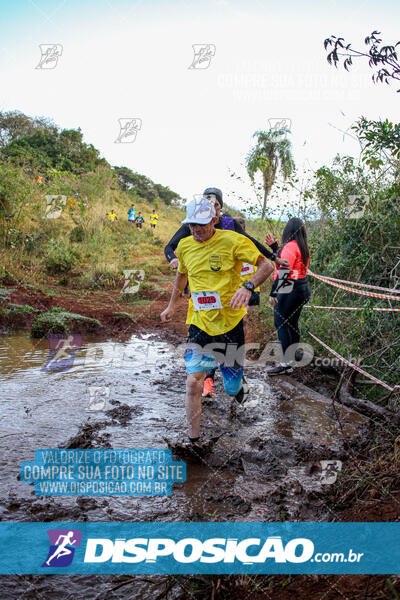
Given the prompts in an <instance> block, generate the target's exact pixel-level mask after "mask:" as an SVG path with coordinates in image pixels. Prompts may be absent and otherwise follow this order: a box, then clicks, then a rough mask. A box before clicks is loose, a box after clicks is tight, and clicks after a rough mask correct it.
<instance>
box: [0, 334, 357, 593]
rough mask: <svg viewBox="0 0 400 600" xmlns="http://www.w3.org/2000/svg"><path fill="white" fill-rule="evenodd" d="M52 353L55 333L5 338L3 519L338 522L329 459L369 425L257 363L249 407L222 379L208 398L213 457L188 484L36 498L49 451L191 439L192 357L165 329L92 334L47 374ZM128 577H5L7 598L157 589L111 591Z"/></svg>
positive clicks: (1, 345)
mask: <svg viewBox="0 0 400 600" xmlns="http://www.w3.org/2000/svg"><path fill="white" fill-rule="evenodd" d="M48 354H49V347H48V341H47V340H32V339H31V338H30V337H29V336H28V334H27V333H26V332H24V333H13V334H12V335H3V336H1V337H0V366H1V375H0V383H1V388H2V395H1V397H2V419H1V421H0V463H1V464H0V468H1V473H2V477H1V483H0V487H1V492H0V498H1V507H0V518H1V520H3V521H280V520H282V519H287V520H318V521H319V520H330V518H331V515H330V512H329V502H327V493H328V492H329V485H327V484H326V483H324V480H323V479H322V478H321V471H322V469H321V462H320V461H321V460H335V459H336V460H342V461H344V462H345V461H346V457H347V452H348V450H347V448H348V446H347V444H349V445H350V446H355V445H357V443H358V440H359V439H360V438H362V437H363V435H364V433H365V431H366V427H367V421H366V419H365V418H364V417H362V416H360V415H358V414H357V413H355V412H353V411H351V410H350V409H347V408H345V407H340V408H336V413H335V411H334V410H333V408H332V404H331V402H330V400H328V399H327V398H325V397H323V396H321V395H320V394H318V393H316V392H313V391H312V390H310V389H309V388H307V387H306V386H303V385H302V384H300V383H298V382H295V381H294V380H292V379H290V377H280V378H277V379H274V380H269V379H268V377H267V376H266V374H265V370H264V369H260V368H254V367H253V368H251V367H250V368H248V370H247V379H248V382H249V385H250V397H249V400H248V402H247V403H246V404H245V405H244V406H237V407H235V406H233V403H232V401H231V399H230V398H229V397H228V396H226V395H225V394H224V392H223V389H222V385H221V379H220V376H217V379H216V392H217V396H216V398H213V399H207V400H204V401H203V416H202V431H203V432H204V435H205V437H206V439H208V440H210V452H209V454H208V455H207V456H206V457H205V459H204V463H203V464H201V465H197V464H192V463H188V464H187V481H186V482H185V483H175V484H173V492H172V494H171V495H170V496H167V497H162V496H148V497H146V496H143V497H112V496H104V497H78V498H76V497H60V496H57V497H37V496H35V494H34V492H33V486H32V485H30V484H28V483H24V482H21V481H19V479H18V474H19V466H20V463H21V461H27V460H28V461H30V460H33V457H34V451H35V450H36V449H38V448H166V447H167V442H166V438H168V440H170V441H171V443H172V445H173V444H175V443H177V442H179V441H182V440H184V439H185V437H186V419H185V412H184V392H185V368H184V363H183V360H182V358H181V353H180V355H179V353H178V352H177V351H176V348H175V347H174V346H173V345H172V344H171V343H169V342H167V341H163V340H160V336H159V335H158V336H156V335H155V334H147V335H141V336H139V335H133V336H131V337H129V339H124V340H122V339H117V338H113V339H103V340H101V339H99V338H96V339H95V338H92V339H90V338H85V340H84V342H83V345H82V348H81V349H80V350H79V351H77V352H76V356H75V360H74V363H73V366H72V367H71V368H70V369H69V370H68V371H65V372H46V371H43V370H42V369H43V366H44V365H45V363H46V360H47V358H48ZM90 387H102V388H107V390H109V396H108V399H107V401H106V402H107V403H106V405H105V406H104V407H103V408H102V410H99V411H94V410H92V409H91V408H93V407H91V405H90V393H89V388H90ZM338 416H339V421H340V423H339V422H338V418H337V417H338ZM343 433H344V436H343ZM176 458H177V459H178V460H181V458H179V457H176ZM142 579H143V578H142ZM120 580H121V578H118V577H115V576H114V577H110V576H96V586H93V577H88V576H86V577H85V576H70V577H68V589H64V584H61V582H62V581H63V578H62V576H47V577H42V576H29V577H28V576H24V577H21V576H2V577H1V578H0V589H1V598H4V599H8V598H21V599H25V598H30V599H31V598H32V599H35V598H37V599H40V598H47V597H49V598H50V597H53V594H54V593H57V597H58V598H59V599H60V600H63V599H65V600H67V599H72V598H81V597H82V598H87V599H90V598H93V599H94V598H96V599H101V598H128V597H132V598H136V597H137V598H147V597H148V598H151V597H152V595H151V593H150V592H148V588H149V583H146V582H142V583H140V582H141V578H140V577H139V578H137V587H135V589H136V590H137V591H136V592H135V593H137V595H128V588H127V586H125V587H122V588H120V589H119V590H116V591H115V592H112V591H110V590H111V588H112V587H115V585H116V582H117V583H118V581H120ZM130 593H131V594H132V589H131V590H130Z"/></svg>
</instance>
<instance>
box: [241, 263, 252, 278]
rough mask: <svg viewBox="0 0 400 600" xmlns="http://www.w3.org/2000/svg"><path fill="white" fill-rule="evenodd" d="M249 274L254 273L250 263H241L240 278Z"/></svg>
mask: <svg viewBox="0 0 400 600" xmlns="http://www.w3.org/2000/svg"><path fill="white" fill-rule="evenodd" d="M249 273H254V266H253V265H251V264H250V263H243V264H242V270H241V271H240V275H241V277H243V275H249Z"/></svg>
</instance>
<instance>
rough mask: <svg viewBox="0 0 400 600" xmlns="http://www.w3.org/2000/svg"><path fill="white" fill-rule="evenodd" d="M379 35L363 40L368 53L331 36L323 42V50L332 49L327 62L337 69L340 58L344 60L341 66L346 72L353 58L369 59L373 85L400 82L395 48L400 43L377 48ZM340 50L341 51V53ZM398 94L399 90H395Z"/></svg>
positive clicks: (342, 39)
mask: <svg viewBox="0 0 400 600" xmlns="http://www.w3.org/2000/svg"><path fill="white" fill-rule="evenodd" d="M378 35H380V32H379V31H373V32H372V33H371V35H370V36H367V37H366V38H365V40H364V42H365V45H366V46H369V49H368V52H367V53H366V52H363V51H361V50H355V49H354V48H352V47H351V44H346V43H345V41H344V38H341V37H339V38H338V37H336V36H335V35H332V36H331V37H330V38H327V39H326V40H325V41H324V48H325V50H327V49H328V48H330V47H331V46H333V49H332V50H331V51H330V52H329V53H328V56H327V61H328V63H329V64H330V65H332V64H333V65H334V66H335V67H337V65H338V63H340V60H341V58H342V57H345V58H344V61H343V66H344V68H345V69H346V71H348V70H349V67H351V66H352V64H353V58H361V57H366V58H369V61H368V64H369V66H370V67H371V68H372V69H375V72H374V74H373V75H372V81H373V82H374V83H376V82H379V83H383V82H385V83H387V84H389V83H390V81H392V80H395V81H400V63H399V61H398V59H397V52H396V48H397V46H399V45H400V41H399V42H397V43H396V44H395V45H394V46H379V44H380V43H381V42H382V39H381V38H379V37H377V36H378ZM340 50H343V52H341V51H340ZM397 91H398V92H400V89H398V90H397Z"/></svg>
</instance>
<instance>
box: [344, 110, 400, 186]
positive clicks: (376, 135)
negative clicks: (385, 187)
mask: <svg viewBox="0 0 400 600" xmlns="http://www.w3.org/2000/svg"><path fill="white" fill-rule="evenodd" d="M352 129H354V131H356V133H357V137H358V139H359V140H360V143H361V145H362V154H361V158H362V160H363V162H365V163H366V164H367V165H368V166H369V167H370V168H371V169H374V170H376V169H379V167H381V166H382V165H383V164H384V163H385V161H387V162H388V163H389V165H390V166H391V167H394V171H395V176H396V177H398V176H399V172H400V124H399V123H392V122H391V121H389V120H388V119H385V121H381V120H379V121H369V120H368V119H366V118H365V117H361V118H360V119H359V120H358V121H357V123H356V124H355V125H353V127H352Z"/></svg>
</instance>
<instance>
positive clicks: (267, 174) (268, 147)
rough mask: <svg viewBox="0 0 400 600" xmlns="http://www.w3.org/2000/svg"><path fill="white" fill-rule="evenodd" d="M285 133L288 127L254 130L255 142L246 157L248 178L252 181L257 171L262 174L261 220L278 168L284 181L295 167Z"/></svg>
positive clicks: (263, 216)
mask: <svg viewBox="0 0 400 600" xmlns="http://www.w3.org/2000/svg"><path fill="white" fill-rule="evenodd" d="M287 133H290V132H289V130H288V129H269V130H268V131H256V132H255V133H254V134H253V137H257V144H256V145H255V146H254V148H252V149H251V150H250V152H249V154H248V155H247V157H246V169H247V173H248V174H249V177H250V179H251V180H252V181H254V177H255V175H256V173H257V172H260V173H261V174H262V178H263V188H264V198H263V202H262V212H261V218H262V220H264V218H265V213H266V209H267V200H268V196H269V194H270V192H271V189H272V186H273V185H274V183H275V178H276V173H277V170H278V168H279V170H280V172H281V175H282V177H283V179H284V181H286V180H287V179H288V177H290V175H291V174H292V172H293V171H294V168H295V164H294V160H293V157H292V151H291V148H292V144H291V142H290V140H289V139H288V138H287V137H286V134H287Z"/></svg>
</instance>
